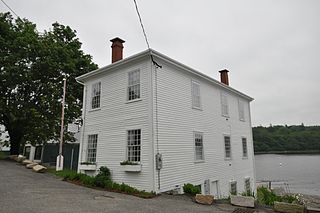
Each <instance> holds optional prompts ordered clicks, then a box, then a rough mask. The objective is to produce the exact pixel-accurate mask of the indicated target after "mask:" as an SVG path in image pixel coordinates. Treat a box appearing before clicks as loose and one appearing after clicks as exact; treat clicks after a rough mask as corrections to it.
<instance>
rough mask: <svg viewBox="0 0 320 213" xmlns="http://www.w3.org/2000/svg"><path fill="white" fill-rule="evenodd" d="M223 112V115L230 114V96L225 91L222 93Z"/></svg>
mask: <svg viewBox="0 0 320 213" xmlns="http://www.w3.org/2000/svg"><path fill="white" fill-rule="evenodd" d="M221 112H222V115H223V116H226V117H228V116H229V106H228V97H227V95H226V94H224V93H221Z"/></svg>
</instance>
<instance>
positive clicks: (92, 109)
mask: <svg viewBox="0 0 320 213" xmlns="http://www.w3.org/2000/svg"><path fill="white" fill-rule="evenodd" d="M98 83H100V99H99V107H96V108H92V98H93V94H92V93H93V86H94V85H95V84H98ZM90 93H91V95H90V108H89V109H90V110H89V111H90V112H92V111H97V110H100V109H101V97H102V96H101V94H102V83H101V81H95V82H93V83H92V84H91V90H90Z"/></svg>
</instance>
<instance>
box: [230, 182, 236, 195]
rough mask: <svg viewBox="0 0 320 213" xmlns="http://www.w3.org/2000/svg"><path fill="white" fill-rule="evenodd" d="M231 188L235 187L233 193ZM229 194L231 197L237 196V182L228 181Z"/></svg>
mask: <svg viewBox="0 0 320 213" xmlns="http://www.w3.org/2000/svg"><path fill="white" fill-rule="evenodd" d="M233 186H235V191H233ZM230 194H231V195H237V194H238V189H237V181H235V180H231V181H230Z"/></svg>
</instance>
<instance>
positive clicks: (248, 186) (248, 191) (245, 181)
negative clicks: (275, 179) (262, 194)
mask: <svg viewBox="0 0 320 213" xmlns="http://www.w3.org/2000/svg"><path fill="white" fill-rule="evenodd" d="M244 188H245V191H246V192H247V193H250V192H251V186H250V178H246V179H245V180H244Z"/></svg>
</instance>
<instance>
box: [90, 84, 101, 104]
mask: <svg viewBox="0 0 320 213" xmlns="http://www.w3.org/2000/svg"><path fill="white" fill-rule="evenodd" d="M96 89H97V91H96ZM100 106H101V82H100V81H99V82H96V83H94V84H92V87H91V109H99V108H100Z"/></svg>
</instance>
